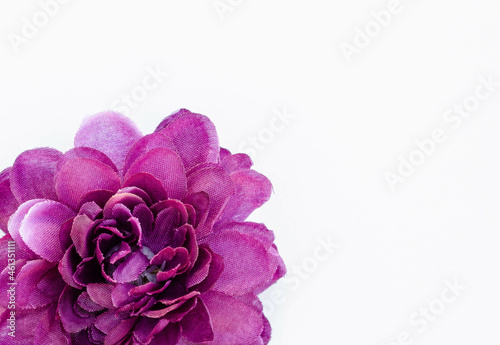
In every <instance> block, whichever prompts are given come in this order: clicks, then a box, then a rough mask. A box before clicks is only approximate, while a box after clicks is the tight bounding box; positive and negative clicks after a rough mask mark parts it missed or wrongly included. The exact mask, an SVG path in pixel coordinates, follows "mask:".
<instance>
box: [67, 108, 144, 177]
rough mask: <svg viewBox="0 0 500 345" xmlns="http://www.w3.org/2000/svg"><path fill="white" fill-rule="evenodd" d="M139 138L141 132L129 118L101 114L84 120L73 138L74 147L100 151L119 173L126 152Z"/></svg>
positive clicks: (106, 113) (105, 113) (110, 113)
mask: <svg viewBox="0 0 500 345" xmlns="http://www.w3.org/2000/svg"><path fill="white" fill-rule="evenodd" d="M141 137H142V134H141V132H140V131H139V129H138V128H137V127H136V125H135V124H134V123H133V122H132V121H131V120H130V119H129V118H127V117H125V116H123V115H122V114H118V113H114V112H103V113H99V114H96V115H94V116H91V117H88V118H87V119H85V120H84V122H83V124H82V126H81V127H80V129H79V130H78V132H77V134H76V136H75V147H80V146H84V147H90V148H93V149H96V150H98V151H101V152H103V153H104V154H105V155H106V156H108V157H109V158H111V160H112V161H113V163H114V164H115V166H116V167H117V168H118V170H119V171H123V166H124V164H125V158H126V157H127V153H128V151H129V150H130V148H131V147H132V146H133V145H134V143H135V142H136V141H137V140H139V139H140V138H141Z"/></svg>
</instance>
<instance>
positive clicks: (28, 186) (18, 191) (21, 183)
mask: <svg viewBox="0 0 500 345" xmlns="http://www.w3.org/2000/svg"><path fill="white" fill-rule="evenodd" d="M61 157H62V153H61V152H59V151H57V150H54V149H50V148H40V149H34V150H29V151H25V152H23V153H21V154H20V155H19V157H17V159H16V161H15V163H14V165H13V167H12V171H11V172H10V183H11V189H12V193H13V194H14V196H15V197H16V199H17V200H18V201H19V202H20V203H23V202H25V201H28V200H31V199H52V200H57V195H56V192H55V189H54V175H55V171H56V165H57V161H58V160H59V159H60V158H61Z"/></svg>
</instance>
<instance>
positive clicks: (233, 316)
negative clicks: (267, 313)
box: [201, 291, 264, 345]
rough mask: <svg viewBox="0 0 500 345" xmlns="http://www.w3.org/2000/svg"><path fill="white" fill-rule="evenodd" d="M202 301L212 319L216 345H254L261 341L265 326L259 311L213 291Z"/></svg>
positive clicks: (205, 295) (202, 297) (206, 294)
mask: <svg viewBox="0 0 500 345" xmlns="http://www.w3.org/2000/svg"><path fill="white" fill-rule="evenodd" d="M201 299H202V300H203V302H204V303H205V305H206V306H207V309H208V312H209V313H210V317H211V319H212V325H213V331H214V340H213V343H214V344H217V345H234V344H253V343H254V342H256V341H257V340H258V339H259V337H260V335H261V333H262V330H263V329H264V325H263V321H262V316H261V314H260V313H259V312H257V310H255V309H254V308H252V307H251V306H248V305H247V304H245V303H243V302H241V301H239V300H237V299H236V298H234V297H231V296H228V295H224V294H221V293H217V292H212V291H211V292H207V293H205V294H203V295H202V296H201Z"/></svg>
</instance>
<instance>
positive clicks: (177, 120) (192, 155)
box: [156, 109, 220, 170]
mask: <svg viewBox="0 0 500 345" xmlns="http://www.w3.org/2000/svg"><path fill="white" fill-rule="evenodd" d="M156 132H159V133H161V134H163V135H165V136H166V137H167V138H170V139H171V140H172V142H173V143H174V145H175V147H176V148H177V152H179V155H180V156H181V158H182V162H183V163H184V166H185V167H186V170H189V169H191V168H192V167H194V166H195V165H197V164H200V163H204V162H211V163H217V162H218V159H219V151H220V149H219V139H218V137H217V132H216V130H215V126H214V124H213V123H212V122H211V121H210V119H209V118H208V117H206V116H204V115H200V114H195V113H192V112H190V111H189V110H187V109H181V110H179V111H178V112H176V113H174V114H172V115H170V116H169V117H167V118H166V119H165V120H163V121H162V123H160V125H159V126H158V128H157V129H156Z"/></svg>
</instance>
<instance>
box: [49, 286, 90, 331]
mask: <svg viewBox="0 0 500 345" xmlns="http://www.w3.org/2000/svg"><path fill="white" fill-rule="evenodd" d="M80 293H81V291H80V290H77V289H73V288H72V287H70V286H66V287H65V288H64V290H63V292H62V294H61V297H60V298H59V305H58V307H57V311H58V314H59V317H60V318H61V323H62V325H63V327H64V329H65V330H66V331H67V332H69V333H77V332H80V331H81V330H83V329H85V328H87V327H89V326H90V325H91V324H93V323H94V321H95V316H94V315H93V314H92V313H87V314H86V315H85V317H82V316H81V315H79V314H77V313H76V311H75V308H76V307H77V305H76V301H77V299H78V296H79V295H80Z"/></svg>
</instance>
